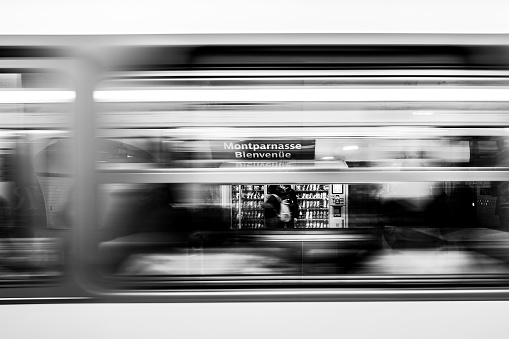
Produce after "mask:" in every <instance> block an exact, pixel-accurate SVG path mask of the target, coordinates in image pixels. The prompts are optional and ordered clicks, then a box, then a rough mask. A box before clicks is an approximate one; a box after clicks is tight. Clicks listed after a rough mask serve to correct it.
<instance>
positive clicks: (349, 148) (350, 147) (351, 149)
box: [343, 145, 359, 151]
mask: <svg viewBox="0 0 509 339" xmlns="http://www.w3.org/2000/svg"><path fill="white" fill-rule="evenodd" d="M356 149H359V146H357V145H352V146H345V147H343V151H354V150H356Z"/></svg>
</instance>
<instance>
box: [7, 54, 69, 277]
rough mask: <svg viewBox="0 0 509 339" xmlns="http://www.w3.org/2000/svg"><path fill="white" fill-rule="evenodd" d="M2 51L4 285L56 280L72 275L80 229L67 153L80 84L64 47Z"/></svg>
mask: <svg viewBox="0 0 509 339" xmlns="http://www.w3.org/2000/svg"><path fill="white" fill-rule="evenodd" d="M0 52H1V57H0V69H1V74H0V113H1V115H2V118H1V119H0V145H1V146H0V252H1V255H0V267H1V268H0V284H1V285H2V286H11V284H16V285H17V286H19V284H25V283H26V284H31V283H44V282H49V281H53V280H55V279H59V278H60V277H62V276H63V274H64V267H65V262H66V256H65V255H64V253H66V250H67V249H68V247H69V240H70V234H69V230H70V229H71V228H72V221H71V213H72V209H71V205H70V203H69V202H70V201H72V198H70V197H71V187H72V185H73V179H72V177H73V175H72V169H71V167H70V166H69V163H68V162H66V161H62V159H65V157H66V156H68V155H69V154H70V150H69V149H67V148H66V147H65V144H66V140H67V139H69V137H70V130H71V123H72V121H73V115H72V110H73V106H72V103H73V101H74V91H73V89H72V85H71V81H70V77H69V75H68V74H67V73H66V71H65V70H63V67H62V65H64V64H65V61H62V59H59V61H58V62H55V60H56V58H57V57H58V54H59V53H56V54H55V53H53V52H52V53H50V52H47V53H43V54H44V56H45V57H46V60H45V61H41V60H40V59H37V56H40V55H39V54H37V53H39V52H40V51H39V52H37V51H32V50H30V49H22V48H20V49H16V48H15V49H8V51H6V50H5V49H2V50H1V51H0ZM21 52H23V53H21ZM36 52H37V53H36ZM19 53H21V54H19ZM34 53H35V54H34ZM40 53H42V52H40ZM52 62H53V66H52V67H51V68H48V66H49V65H50V64H51V63H52ZM57 153H58V156H56V154H57Z"/></svg>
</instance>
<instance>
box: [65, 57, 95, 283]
mask: <svg viewBox="0 0 509 339" xmlns="http://www.w3.org/2000/svg"><path fill="white" fill-rule="evenodd" d="M73 74H74V79H75V86H76V87H75V88H76V103H75V112H74V113H75V114H74V121H73V122H74V126H73V127H74V128H73V134H72V135H73V139H72V144H73V147H72V155H71V158H72V163H73V170H74V173H73V174H74V177H75V191H74V193H75V204H76V206H74V207H75V219H74V227H75V228H76V229H75V232H74V235H75V240H76V241H75V246H76V247H75V252H77V254H78V256H77V258H76V259H77V260H76V261H75V262H77V263H79V264H78V265H79V267H78V268H76V270H75V273H76V274H78V277H79V279H80V280H81V281H83V282H84V281H87V278H88V277H89V276H88V275H87V273H89V272H90V270H89V267H88V265H89V263H91V262H94V257H95V251H94V250H93V249H94V248H95V247H96V246H95V245H97V244H94V241H95V239H94V237H93V235H94V234H95V233H96V232H95V230H96V228H97V225H96V224H97V223H96V220H97V213H96V208H97V206H96V203H95V201H96V178H95V153H96V151H95V144H96V143H95V109H94V106H95V105H94V98H93V91H94V84H95V82H96V79H97V78H98V69H97V68H96V67H95V66H94V63H93V62H92V60H91V59H89V58H87V57H86V56H80V57H79V58H77V60H76V63H75V66H74V69H73Z"/></svg>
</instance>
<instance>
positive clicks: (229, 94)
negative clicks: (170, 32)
mask: <svg viewBox="0 0 509 339" xmlns="http://www.w3.org/2000/svg"><path fill="white" fill-rule="evenodd" d="M94 99H95V100H97V101H99V102H286V101H297V102H299V101H311V102H313V101H314V102H318V101H330V102H351V101H358V102H380V101H384V102H386V101H389V102H399V101H401V102H405V101H420V102H434V101H443V102H450V101H466V102H475V101H481V102H484V101H509V89H505V88H411V89H410V88H370V89H360V88H321V89H320V88H292V89H288V88H273V89H266V88H265V89H246V88H238V89H216V88H214V89H157V90H156V89H146V90H139V89H125V90H100V91H96V92H94Z"/></svg>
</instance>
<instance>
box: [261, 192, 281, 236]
mask: <svg viewBox="0 0 509 339" xmlns="http://www.w3.org/2000/svg"><path fill="white" fill-rule="evenodd" d="M282 195H283V190H281V188H280V187H279V186H277V185H269V187H268V188H267V197H266V198H265V202H264V203H263V205H262V206H263V209H264V212H263V215H264V218H265V228H266V229H277V228H283V227H284V226H283V223H282V222H281V220H280V219H279V212H280V211H281V201H282V200H281V196H282Z"/></svg>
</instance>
